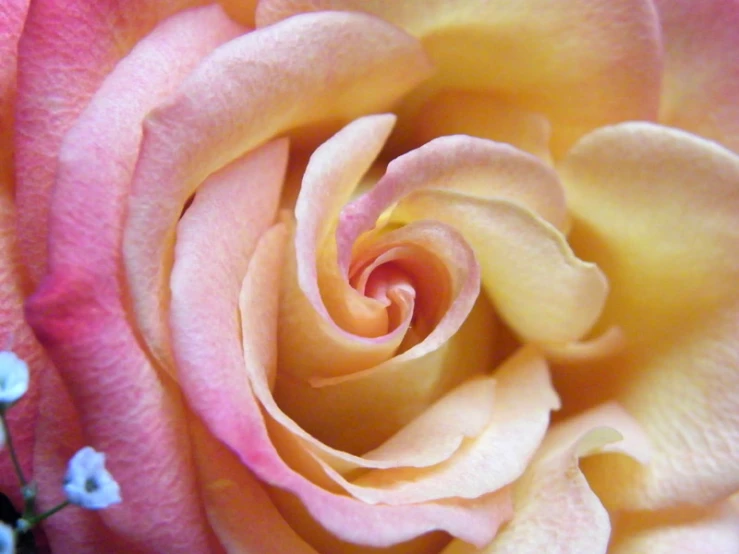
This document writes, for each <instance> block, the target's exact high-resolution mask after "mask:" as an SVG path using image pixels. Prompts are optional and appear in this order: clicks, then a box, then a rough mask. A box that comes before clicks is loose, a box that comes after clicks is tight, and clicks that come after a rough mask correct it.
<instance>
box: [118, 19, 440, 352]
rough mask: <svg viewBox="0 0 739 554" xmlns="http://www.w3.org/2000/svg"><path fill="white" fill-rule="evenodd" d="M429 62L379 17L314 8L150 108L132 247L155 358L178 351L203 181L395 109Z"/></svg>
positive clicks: (258, 35) (131, 276)
mask: <svg viewBox="0 0 739 554" xmlns="http://www.w3.org/2000/svg"><path fill="white" fill-rule="evenodd" d="M337 53H340V54H341V55H337ZM316 60H318V61H319V62H320V63H316ZM429 70H430V68H429V64H428V62H427V60H426V57H425V54H424V52H423V51H422V49H421V47H420V45H419V44H418V42H417V41H416V40H415V39H413V38H412V37H410V36H408V35H406V34H405V33H403V32H402V31H400V30H399V29H397V28H395V27H393V26H391V25H389V24H387V23H385V22H383V21H381V20H379V19H377V18H374V17H370V16H366V15H360V14H346V13H320V14H307V15H303V16H299V17H295V18H291V19H290V20H288V21H285V22H282V23H280V24H278V25H275V26H272V27H270V28H268V29H263V30H259V31H255V32H253V33H249V34H247V35H245V36H243V37H241V38H239V39H237V40H234V41H231V42H230V43H229V44H227V45H225V46H224V47H223V48H221V49H219V50H218V51H217V52H216V53H214V55H213V56H211V57H210V58H209V59H208V60H207V61H206V62H205V63H203V64H201V66H200V67H199V68H198V69H197V70H196V71H195V72H193V73H192V74H191V75H190V76H189V78H188V79H187V80H186V81H185V82H184V83H183V86H182V87H181V88H180V90H179V91H178V93H177V94H176V95H174V96H173V97H172V98H171V99H170V100H169V101H168V102H167V103H166V104H164V105H162V106H160V107H159V108H157V109H156V110H155V111H154V112H152V113H151V114H150V115H149V117H148V118H147V121H146V125H145V131H144V140H143V143H142V150H141V157H140V159H139V163H138V165H137V170H136V176H135V178H134V184H133V186H132V191H131V203H130V212H129V224H128V227H127V229H126V234H125V238H124V255H125V266H126V271H127V275H128V282H129V286H130V290H131V297H132V303H133V307H134V311H135V313H136V317H137V320H138V323H139V328H140V329H141V332H142V335H143V337H144V340H145V341H146V343H147V345H148V346H149V348H150V350H151V353H152V355H153V356H154V357H155V358H157V359H158V360H160V361H164V362H168V361H169V360H170V358H171V352H170V348H169V344H168V329H167V325H166V315H165V314H166V307H167V305H168V303H169V298H168V296H169V295H168V290H167V287H166V283H167V280H168V274H169V270H170V266H171V259H172V248H173V242H174V233H175V225H176V222H177V218H178V217H179V214H180V213H181V210H182V207H183V206H184V204H185V202H186V201H187V199H188V197H189V196H190V195H191V194H192V193H193V192H195V190H196V188H197V186H198V185H199V184H200V183H201V182H202V181H203V179H204V178H205V177H206V176H207V175H209V174H210V173H212V172H213V171H215V170H217V169H219V168H220V167H222V166H223V165H225V164H227V163H229V162H231V161H233V160H234V159H235V158H237V157H239V156H240V155H242V154H243V153H245V152H247V151H248V150H251V149H253V148H254V147H256V146H259V145H261V144H263V143H264V142H265V141H267V140H270V139H271V138H273V137H275V136H279V135H281V134H283V133H285V132H287V131H290V130H291V129H294V128H296V127H301V126H306V125H311V124H316V123H319V122H324V121H325V120H330V121H334V122H335V121H340V122H343V121H346V120H352V119H354V118H355V117H357V116H358V115H361V114H363V113H366V112H368V111H376V110H385V109H387V108H388V107H389V105H391V104H392V103H393V102H394V101H396V100H397V98H398V97H400V96H401V95H402V94H403V93H405V92H406V91H407V90H408V89H410V88H412V87H413V86H414V85H415V84H416V83H418V82H419V81H420V80H421V79H423V78H424V77H426V75H427V74H428V72H429Z"/></svg>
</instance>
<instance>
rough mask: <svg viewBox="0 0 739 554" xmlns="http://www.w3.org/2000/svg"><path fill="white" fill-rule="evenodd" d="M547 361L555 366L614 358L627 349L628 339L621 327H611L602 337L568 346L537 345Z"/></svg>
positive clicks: (568, 344)
mask: <svg viewBox="0 0 739 554" xmlns="http://www.w3.org/2000/svg"><path fill="white" fill-rule="evenodd" d="M537 346H538V348H539V349H540V350H541V351H542V352H543V353H544V354H545V356H546V358H547V360H549V361H550V362H553V363H555V364H560V365H571V364H582V363H585V362H591V361H593V360H597V359H601V358H607V357H609V356H614V355H615V354H618V353H619V352H621V351H623V349H624V348H625V347H626V337H625V336H624V332H623V331H622V330H621V328H620V327H609V328H608V329H607V330H606V331H604V332H603V333H601V334H600V335H598V336H596V337H594V338H592V339H586V340H582V341H578V342H568V343H566V344H556V345H549V344H537Z"/></svg>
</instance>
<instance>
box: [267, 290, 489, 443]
mask: <svg viewBox="0 0 739 554" xmlns="http://www.w3.org/2000/svg"><path fill="white" fill-rule="evenodd" d="M449 323H450V326H451V324H452V323H453V319H450V321H449ZM443 325H444V326H446V323H444V324H443ZM437 327H438V326H437ZM498 331H499V329H498V322H497V320H496V318H495V314H494V311H493V309H492V307H491V306H490V304H489V302H487V300H486V299H485V298H484V297H479V298H478V300H477V302H476V303H475V305H474V307H473V308H472V311H471V312H470V313H469V315H468V316H467V319H466V320H465V321H464V323H463V324H462V326H461V328H460V329H459V331H457V332H456V334H454V335H453V336H451V337H450V338H449V339H448V340H446V341H445V342H444V343H439V344H430V343H429V344H426V345H424V348H428V352H426V353H425V354H423V355H418V354H419V353H420V349H418V348H415V349H411V350H407V351H406V352H404V353H403V354H402V355H400V356H395V357H393V358H391V359H389V360H388V361H386V362H383V363H382V364H380V365H378V366H375V367H373V368H370V369H368V370H366V371H362V372H359V373H354V374H351V375H347V376H345V377H339V378H334V379H321V380H315V381H313V382H312V383H308V382H305V381H303V380H299V379H296V378H292V377H290V376H289V375H285V374H284V373H282V372H279V373H278V377H277V382H276V388H275V392H274V394H275V397H276V398H277V401H278V403H279V405H280V407H281V408H282V409H283V410H284V411H285V412H286V413H288V414H290V416H291V417H292V418H293V419H295V420H296V421H299V422H300V425H301V426H302V427H303V428H304V429H306V430H307V431H309V432H310V433H311V434H312V435H313V436H315V437H316V438H319V439H320V440H322V441H323V442H325V443H326V444H330V445H332V446H334V447H335V448H341V449H343V450H346V451H349V452H353V453H359V454H361V453H364V452H367V451H369V450H371V449H373V448H376V447H378V446H379V445H380V444H382V442H383V441H384V440H386V439H387V438H389V437H390V436H392V435H393V434H394V433H396V432H397V431H398V430H399V429H400V428H402V427H403V426H404V425H407V424H408V423H409V422H411V421H412V420H413V419H414V418H415V417H417V416H418V415H419V414H421V413H423V412H424V411H426V410H427V409H428V407H429V406H430V405H432V404H433V403H434V401H435V400H436V399H438V398H439V397H440V396H442V395H443V394H444V393H445V392H446V391H448V390H451V389H452V388H454V387H455V386H456V385H458V384H460V383H462V382H464V381H465V380H467V379H472V378H475V377H476V376H481V375H484V374H485V373H487V372H488V371H489V370H490V368H492V367H495V362H496V357H495V356H496V350H497V348H498V334H499V333H498ZM481 337H484V340H481ZM424 342H428V341H424ZM421 344H423V343H421ZM429 347H431V348H429ZM337 422H341V424H340V425H339V424H337Z"/></svg>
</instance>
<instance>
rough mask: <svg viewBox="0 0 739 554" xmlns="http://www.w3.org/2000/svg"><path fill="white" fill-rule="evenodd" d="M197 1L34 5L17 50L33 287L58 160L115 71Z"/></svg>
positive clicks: (23, 239)
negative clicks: (154, 30) (163, 25)
mask: <svg viewBox="0 0 739 554" xmlns="http://www.w3.org/2000/svg"><path fill="white" fill-rule="evenodd" d="M199 1H200V0H154V1H150V0H131V1H126V2H121V1H119V0H96V1H95V2H90V1H89V0H34V1H33V2H31V3H30V9H29V12H28V19H27V20H26V25H25V28H24V30H23V36H22V38H21V41H20V45H19V61H18V101H17V104H16V112H15V115H16V137H15V162H16V169H17V183H16V186H17V193H16V203H17V206H18V218H19V227H18V228H19V245H20V254H21V260H22V262H23V263H24V265H25V266H26V267H27V269H28V272H29V275H30V278H31V281H32V282H33V283H34V284H35V283H38V281H39V280H40V279H41V278H42V277H43V275H44V272H45V269H46V263H47V252H46V246H47V236H48V228H47V226H48V216H49V208H50V204H51V198H50V195H51V191H52V187H53V184H54V179H55V175H56V170H57V154H58V152H59V147H60V146H61V143H62V140H63V139H64V136H65V135H66V133H67V131H68V130H69V129H70V128H71V127H72V125H73V124H74V122H75V120H76V119H77V117H78V116H79V115H80V113H82V110H83V109H84V108H85V106H86V105H87V103H88V102H89V100H90V98H92V96H93V94H94V93H95V91H97V89H98V88H99V87H100V84H101V83H102V81H103V80H104V79H105V76H106V75H107V74H108V73H109V72H110V71H111V70H112V69H113V67H114V66H115V64H116V63H117V62H118V61H119V60H120V59H121V58H122V57H123V56H124V55H125V54H126V53H127V52H128V51H129V50H130V49H131V48H132V47H133V46H134V45H135V44H136V43H137V42H138V41H139V40H140V39H141V38H142V37H143V36H145V35H146V34H147V33H148V32H149V31H150V30H151V29H152V28H153V27H154V26H155V25H156V24H157V22H159V21H161V20H162V19H165V18H166V17H167V16H169V15H171V14H173V13H175V12H177V11H179V10H181V9H183V8H186V7H188V6H191V5H195V4H197V3H198V2H199Z"/></svg>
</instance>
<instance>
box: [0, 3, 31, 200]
mask: <svg viewBox="0 0 739 554" xmlns="http://www.w3.org/2000/svg"><path fill="white" fill-rule="evenodd" d="M28 3H29V0H7V1H6V2H3V3H2V5H0V183H1V184H2V185H3V186H6V185H11V184H12V169H11V152H12V151H13V149H12V146H11V142H12V135H11V132H10V130H11V129H12V128H13V102H14V100H15V77H16V63H17V58H18V38H19V37H20V34H21V31H22V30H23V24H24V22H25V19H26V12H27V11H28Z"/></svg>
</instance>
